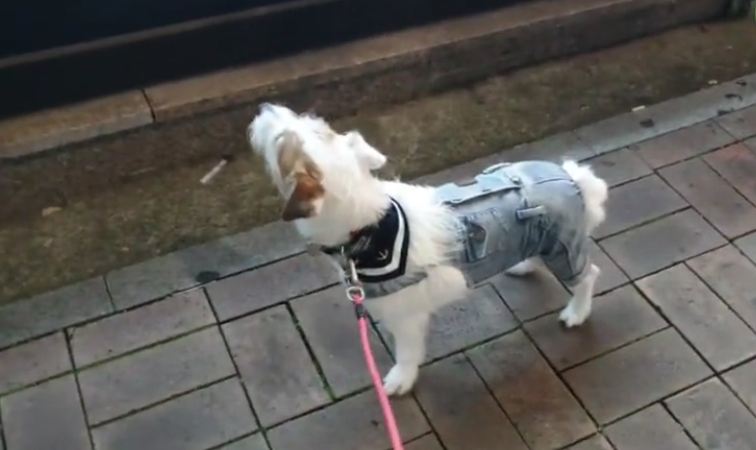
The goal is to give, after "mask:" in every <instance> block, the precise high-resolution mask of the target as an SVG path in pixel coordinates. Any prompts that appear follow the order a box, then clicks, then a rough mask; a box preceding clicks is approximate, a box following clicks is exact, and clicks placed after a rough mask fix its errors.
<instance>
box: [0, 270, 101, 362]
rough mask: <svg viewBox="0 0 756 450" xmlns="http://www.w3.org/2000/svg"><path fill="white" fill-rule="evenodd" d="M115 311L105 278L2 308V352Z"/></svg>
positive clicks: (0, 338) (88, 281) (0, 330)
mask: <svg viewBox="0 0 756 450" xmlns="http://www.w3.org/2000/svg"><path fill="white" fill-rule="evenodd" d="M111 311H113V306H112V305H111V304H110V299H109V297H108V292H107V290H106V289H105V283H104V282H103V280H102V278H93V279H91V280H87V281H83V282H81V283H76V284H72V285H69V286H66V287H63V288H61V289H58V290H55V291H51V292H47V293H45V294H41V295H38V296H36V297H32V298H29V299H26V300H20V301H17V302H14V303H10V304H7V305H5V306H2V307H0V348H3V347H7V346H9V345H12V344H15V343H18V342H20V341H23V340H26V339H30V338H34V337H37V336H41V335H43V334H47V333H50V332H51V331H57V330H59V329H61V328H64V327H67V326H70V325H73V324H76V323H79V322H83V321H85V320H88V319H93V318H95V317H99V316H103V315H105V314H108V313H110V312H111Z"/></svg>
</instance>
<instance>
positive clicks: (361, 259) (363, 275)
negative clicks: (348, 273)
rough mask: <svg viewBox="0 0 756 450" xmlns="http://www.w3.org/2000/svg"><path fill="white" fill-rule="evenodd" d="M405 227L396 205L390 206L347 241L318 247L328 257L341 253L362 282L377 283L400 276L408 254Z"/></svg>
mask: <svg viewBox="0 0 756 450" xmlns="http://www.w3.org/2000/svg"><path fill="white" fill-rule="evenodd" d="M409 237H410V232H409V225H408V223H407V216H406V215H405V213H404V210H403V209H402V207H401V205H400V204H399V202H397V201H396V200H394V199H393V198H392V199H391V203H390V205H389V207H388V209H387V210H386V212H385V213H384V214H383V216H382V217H381V218H380V220H379V221H378V222H376V223H375V224H372V225H368V226H367V227H364V228H361V229H359V230H356V231H353V232H351V233H350V239H349V241H348V242H346V243H344V244H341V245H336V246H333V247H321V250H322V251H323V252H324V253H327V254H329V255H337V254H343V255H344V256H346V257H347V258H349V259H351V260H352V261H354V263H355V267H356V271H357V275H358V276H359V278H360V280H361V281H363V282H365V283H379V282H383V281H389V280H393V279H395V278H398V277H400V276H402V275H404V273H405V270H406V268H407V253H408V251H409Z"/></svg>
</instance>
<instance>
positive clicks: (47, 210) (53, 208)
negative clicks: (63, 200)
mask: <svg viewBox="0 0 756 450" xmlns="http://www.w3.org/2000/svg"><path fill="white" fill-rule="evenodd" d="M62 209H63V208H61V207H60V206H48V207H47V208H45V209H43V210H42V217H47V216H51V215H53V214H55V213H56V212H59V211H60V210H62Z"/></svg>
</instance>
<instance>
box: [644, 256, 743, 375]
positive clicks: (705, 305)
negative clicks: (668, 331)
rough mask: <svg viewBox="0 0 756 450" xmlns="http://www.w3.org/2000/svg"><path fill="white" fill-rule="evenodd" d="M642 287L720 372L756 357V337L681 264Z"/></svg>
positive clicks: (645, 282) (647, 279) (650, 298)
mask: <svg viewBox="0 0 756 450" xmlns="http://www.w3.org/2000/svg"><path fill="white" fill-rule="evenodd" d="M638 287H640V289H641V290H642V291H643V293H644V294H645V295H646V297H648V299H649V300H651V302H652V303H653V304H654V305H656V306H657V307H658V308H659V309H660V310H661V312H662V314H664V315H665V316H666V317H667V318H668V319H669V320H670V321H671V322H672V323H673V324H674V325H675V326H676V327H677V329H678V330H680V332H681V333H682V334H683V335H684V336H685V337H686V338H687V339H688V341H690V342H691V343H692V344H693V345H694V346H695V347H696V349H697V350H698V351H699V352H700V353H701V355H703V357H704V358H706V360H707V361H708V362H709V363H710V364H711V365H712V366H714V368H716V369H717V370H722V369H725V368H727V367H731V366H732V365H734V364H737V363H738V362H740V361H743V360H745V359H747V358H749V357H751V356H753V355H756V334H754V333H753V332H752V331H751V330H750V329H749V328H748V327H747V326H746V324H745V323H744V322H743V321H742V320H740V318H738V317H737V316H736V315H735V314H734V313H733V312H732V311H731V310H730V309H729V308H728V307H727V305H725V304H724V303H723V302H722V301H721V300H719V298H717V296H716V295H714V293H713V292H711V291H710V290H709V288H708V287H706V285H705V284H704V283H703V282H702V281H701V280H699V279H698V277H696V275H695V274H694V273H693V272H691V270H690V269H688V267H687V266H685V265H683V264H680V265H677V266H675V267H672V268H670V269H667V270H665V271H663V272H659V273H657V274H655V275H652V276H650V277H647V278H644V279H642V280H640V281H638Z"/></svg>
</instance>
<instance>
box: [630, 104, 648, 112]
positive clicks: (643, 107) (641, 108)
mask: <svg viewBox="0 0 756 450" xmlns="http://www.w3.org/2000/svg"><path fill="white" fill-rule="evenodd" d="M644 109H646V105H638V106H636V107H635V108H633V109H632V111H633V112H638V111H643V110H644Z"/></svg>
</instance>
